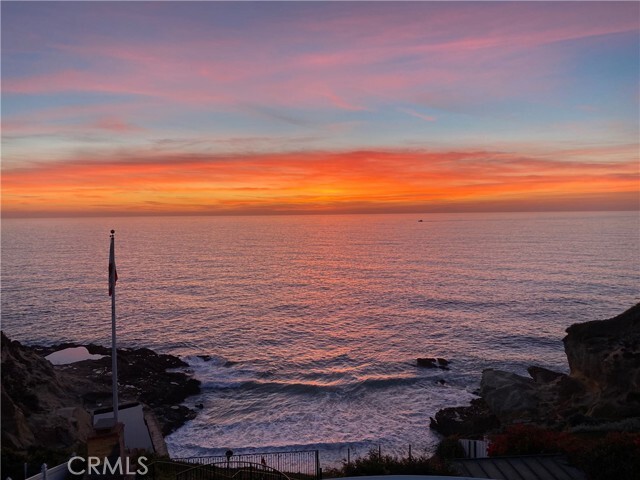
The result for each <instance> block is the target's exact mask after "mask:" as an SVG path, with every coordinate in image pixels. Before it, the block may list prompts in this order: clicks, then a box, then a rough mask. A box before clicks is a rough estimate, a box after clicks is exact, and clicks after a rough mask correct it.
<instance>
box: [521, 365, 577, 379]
mask: <svg viewBox="0 0 640 480" xmlns="http://www.w3.org/2000/svg"><path fill="white" fill-rule="evenodd" d="M527 372H529V375H531V378H533V381H534V382H536V383H551V382H553V381H555V380H557V379H558V378H560V377H566V376H567V375H566V374H564V373H560V372H554V371H553V370H549V369H548V368H544V367H538V366H535V365H532V366H530V367H529V368H527Z"/></svg>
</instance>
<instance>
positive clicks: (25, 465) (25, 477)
mask: <svg viewBox="0 0 640 480" xmlns="http://www.w3.org/2000/svg"><path fill="white" fill-rule="evenodd" d="M24 480H27V462H24Z"/></svg>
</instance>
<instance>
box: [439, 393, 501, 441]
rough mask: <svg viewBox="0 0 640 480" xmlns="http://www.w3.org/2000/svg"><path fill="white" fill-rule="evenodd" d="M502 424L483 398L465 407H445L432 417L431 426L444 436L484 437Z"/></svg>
mask: <svg viewBox="0 0 640 480" xmlns="http://www.w3.org/2000/svg"><path fill="white" fill-rule="evenodd" d="M499 426H500V422H499V421H498V418H497V417H496V416H495V415H494V414H493V413H492V412H491V411H490V410H489V408H488V406H487V404H486V403H485V402H484V400H482V399H481V398H476V399H474V400H472V401H471V405H469V406H465V407H452V408H444V409H442V410H439V411H438V412H437V413H436V416H435V418H430V423H429V427H430V428H431V429H433V430H435V431H436V432H438V433H440V434H441V435H444V436H449V435H458V436H464V437H467V438H475V437H482V436H484V435H485V434H486V433H488V432H490V431H492V430H495V429H497V428H498V427H499Z"/></svg>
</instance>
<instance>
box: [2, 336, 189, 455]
mask: <svg viewBox="0 0 640 480" xmlns="http://www.w3.org/2000/svg"><path fill="white" fill-rule="evenodd" d="M75 346H77V345H75V344H64V345H58V346H55V347H27V346H24V345H22V344H20V343H19V342H17V341H11V340H9V339H8V338H7V337H6V336H5V335H4V333H2V447H3V451H4V450H5V449H8V450H11V451H15V452H24V451H26V450H28V449H29V448H33V447H40V446H42V447H47V448H49V449H66V448H68V449H72V448H76V447H78V446H79V445H80V444H82V443H84V442H85V441H86V439H87V436H89V435H91V434H92V426H91V416H90V414H89V411H88V410H90V409H92V408H94V407H108V406H111V356H110V353H111V352H110V349H107V348H104V347H100V346H97V345H89V346H87V349H88V350H89V352H90V353H92V354H100V355H105V357H103V358H100V359H98V360H86V361H82V362H77V363H73V364H70V365H60V366H53V365H52V364H51V363H50V362H49V361H48V360H46V359H45V358H44V356H45V355H47V354H49V353H52V352H53V351H57V350H60V349H63V348H68V347H75ZM186 366H187V364H186V363H184V362H183V361H182V360H180V359H179V358H177V357H173V356H171V355H159V354H157V353H155V352H153V351H151V350H149V349H145V348H140V349H118V380H119V382H118V383H119V385H120V400H121V402H122V403H125V402H130V401H140V402H142V403H143V404H145V405H146V406H147V407H148V408H149V409H150V410H152V412H153V413H154V414H155V416H156V417H157V419H158V421H159V423H160V425H161V427H162V431H163V433H164V434H165V435H166V434H168V433H170V432H171V431H173V430H175V429H176V428H177V427H179V426H180V425H182V424H183V423H184V422H185V421H186V420H187V419H189V418H193V417H195V415H196V413H195V411H192V410H190V409H188V408H187V407H184V406H182V405H180V404H181V403H182V402H183V401H184V399H185V398H186V397H187V396H189V395H193V394H196V393H198V392H199V390H200V387H199V382H198V381H197V380H195V379H193V378H191V377H190V376H189V375H187V374H185V373H182V372H178V371H167V370H168V369H175V368H180V367H186Z"/></svg>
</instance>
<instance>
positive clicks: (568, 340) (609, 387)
mask: <svg viewBox="0 0 640 480" xmlns="http://www.w3.org/2000/svg"><path fill="white" fill-rule="evenodd" d="M566 331H567V336H566V337H565V338H564V339H563V342H564V348H565V353H566V355H567V359H568V363H569V369H570V373H569V374H568V375H567V374H564V373H560V372H554V371H551V370H548V369H545V368H542V367H538V366H531V367H530V368H529V369H528V371H529V375H530V377H524V376H521V375H516V374H514V373H511V372H503V371H499V370H493V369H487V370H484V371H483V372H482V380H481V382H480V391H479V393H480V398H479V399H477V400H475V401H474V402H473V403H472V405H471V406H469V407H456V408H446V409H443V410H440V411H439V412H438V413H437V414H436V416H435V418H434V419H432V420H431V427H432V428H433V429H434V430H436V431H438V432H440V433H442V434H443V435H452V434H456V435H465V436H482V435H484V434H486V433H487V432H490V431H495V430H497V429H498V428H501V427H506V426H509V425H513V424H530V425H538V426H542V427H546V428H553V429H559V430H573V431H579V430H583V431H584V430H603V431H606V430H638V429H640V304H637V305H635V306H634V307H632V308H630V309H629V310H627V311H625V312H624V313H622V314H620V315H618V316H616V317H614V318H611V319H608V320H596V321H590V322H585V323H579V324H574V325H571V326H570V327H569V328H567V330H566Z"/></svg>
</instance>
